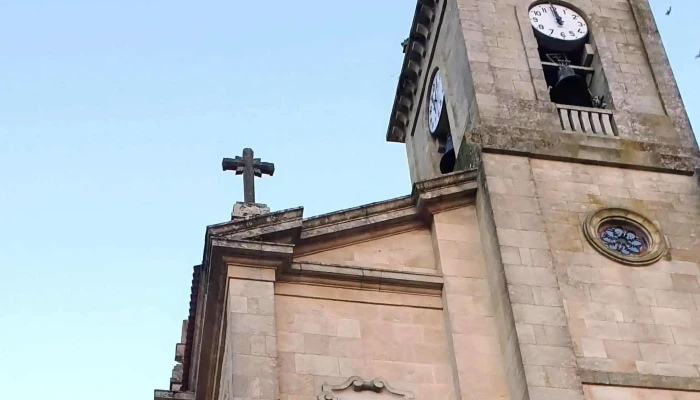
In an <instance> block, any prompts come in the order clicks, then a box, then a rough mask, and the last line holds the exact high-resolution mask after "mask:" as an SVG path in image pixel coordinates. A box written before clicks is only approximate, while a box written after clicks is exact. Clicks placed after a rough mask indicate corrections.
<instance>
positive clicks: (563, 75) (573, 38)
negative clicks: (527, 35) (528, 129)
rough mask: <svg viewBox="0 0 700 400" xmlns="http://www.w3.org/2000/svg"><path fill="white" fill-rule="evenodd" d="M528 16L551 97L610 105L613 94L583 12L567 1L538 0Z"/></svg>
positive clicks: (592, 105)
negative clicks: (550, 0)
mask: <svg viewBox="0 0 700 400" xmlns="http://www.w3.org/2000/svg"><path fill="white" fill-rule="evenodd" d="M529 19H530V23H531V24H532V28H533V30H534V33H535V38H536V39H537V44H538V52H539V56H540V61H541V63H542V70H543V71H544V78H545V81H546V82H547V86H548V89H549V95H550V100H552V101H553V102H554V103H557V104H562V105H568V106H576V107H586V108H597V109H606V108H607V109H612V96H611V95H610V90H609V87H608V82H607V79H606V78H605V73H604V71H603V66H602V63H601V59H600V56H599V54H598V51H597V48H596V44H595V41H594V38H593V33H592V32H591V29H590V23H589V20H588V18H586V15H585V14H584V13H583V12H582V11H581V10H579V9H578V8H576V7H575V6H573V5H570V4H568V3H564V2H561V1H552V2H549V1H538V2H535V3H533V4H532V5H531V6H530V9H529Z"/></svg>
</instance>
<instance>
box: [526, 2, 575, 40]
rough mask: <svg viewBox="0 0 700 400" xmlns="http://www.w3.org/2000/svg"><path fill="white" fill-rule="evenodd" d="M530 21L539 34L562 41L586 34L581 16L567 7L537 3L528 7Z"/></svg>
mask: <svg viewBox="0 0 700 400" xmlns="http://www.w3.org/2000/svg"><path fill="white" fill-rule="evenodd" d="M530 23H531V24H532V26H533V27H534V28H535V30H537V31H538V32H539V33H540V34H542V35H544V36H548V37H550V38H552V39H558V40H564V41H577V40H581V39H583V38H584V37H586V35H588V25H587V24H586V21H585V20H584V19H583V17H582V16H581V15H580V14H579V13H577V12H576V11H574V10H572V9H570V8H569V7H566V6H562V5H553V4H538V5H536V6H534V7H532V8H531V9H530Z"/></svg>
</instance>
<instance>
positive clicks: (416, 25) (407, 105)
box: [386, 0, 444, 143]
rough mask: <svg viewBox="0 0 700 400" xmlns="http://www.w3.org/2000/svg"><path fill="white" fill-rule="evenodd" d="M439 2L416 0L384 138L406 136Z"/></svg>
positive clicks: (390, 140)
mask: <svg viewBox="0 0 700 400" xmlns="http://www.w3.org/2000/svg"><path fill="white" fill-rule="evenodd" d="M440 2H441V0H418V4H416V11H415V13H414V15H413V23H412V24H411V31H410V35H409V37H408V43H407V44H406V45H405V47H404V53H405V56H404V59H403V65H402V66H401V74H400V77H399V82H398V85H397V87H396V96H395V97H394V105H393V107H392V109H391V117H390V119H389V128H388V129H387V133H386V140H387V141H389V142H400V143H403V142H404V140H405V138H406V131H407V129H408V126H409V118H410V114H411V111H412V110H413V108H414V105H415V104H417V103H418V101H417V94H418V90H420V83H419V79H420V78H421V77H422V76H424V72H425V67H426V56H427V54H428V44H429V42H430V38H431V37H432V36H433V35H434V34H433V32H434V30H435V25H436V23H435V20H436V15H437V12H438V8H439V7H438V5H439V3H440ZM442 2H444V0H442Z"/></svg>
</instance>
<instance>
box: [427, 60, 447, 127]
mask: <svg viewBox="0 0 700 400" xmlns="http://www.w3.org/2000/svg"><path fill="white" fill-rule="evenodd" d="M444 103H445V92H444V89H443V88H442V78H440V72H439V71H437V72H435V75H434V76H433V83H432V85H431V87H430V100H429V102H428V127H429V128H430V133H435V130H436V129H437V128H438V124H439V123H440V116H441V115H442V108H443V105H444Z"/></svg>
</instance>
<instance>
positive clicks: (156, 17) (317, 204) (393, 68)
mask: <svg viewBox="0 0 700 400" xmlns="http://www.w3.org/2000/svg"><path fill="white" fill-rule="evenodd" d="M652 4H653V6H654V11H655V12H656V14H657V15H658V17H657V20H658V23H659V27H660V30H661V33H662V36H663V39H664V43H665V45H666V50H667V52H668V54H669V57H670V59H671V64H672V65H673V67H674V71H675V74H676V78H677V80H678V82H679V85H680V88H681V92H682V95H683V98H684V100H685V104H686V107H687V108H688V111H689V114H690V117H691V121H694V122H695V126H700V125H699V123H700V120H698V119H699V118H700V110H698V107H700V90H698V89H700V88H699V85H700V80H699V79H698V78H697V76H698V74H699V73H700V60H695V59H694V56H695V54H697V53H698V51H699V50H700V40H698V39H700V34H698V30H697V29H696V28H697V22H696V17H697V15H700V2H697V1H695V0H652ZM669 4H673V6H674V10H673V13H672V14H671V16H669V17H666V16H664V15H663V11H665V10H666V8H667V6H668V5H669ZM414 6H415V3H414V1H413V0H382V1H379V2H374V3H363V4H361V5H360V4H358V3H356V2H330V1H321V0H310V1H305V2H302V3H299V2H290V1H278V0H273V1H266V2H245V1H235V2H233V1H208V2H192V1H187V2H185V1H180V0H169V1H163V0H153V1H133V0H122V1H118V2H116V1H109V2H108V1H101V2H97V1H79V0H63V1H57V0H53V1H39V0H27V1H0V38H1V39H0V272H2V275H1V276H2V281H1V282H2V283H1V287H2V290H0V327H1V328H2V329H0V398H2V399H13V398H14V399H38V398H42V397H45V396H49V397H51V398H52V399H55V400H93V399H96V398H99V399H101V400H123V399H152V391H153V389H155V388H167V387H168V379H169V376H170V370H171V368H172V366H173V364H174V362H173V356H174V351H175V343H177V342H178V340H179V331H180V324H181V321H182V319H184V318H185V317H186V314H187V307H188V301H189V293H188V290H189V284H190V278H191V271H192V266H193V265H194V264H197V263H198V262H199V261H200V260H201V255H202V246H203V239H204V230H205V227H206V226H207V225H209V224H213V223H219V222H223V221H226V220H227V219H228V218H229V213H230V211H231V207H232V204H233V203H234V201H236V200H238V199H241V198H242V184H241V179H240V177H234V176H233V174H232V173H224V172H222V171H221V166H220V164H221V158H222V157H233V156H235V155H239V154H240V152H241V149H242V148H243V147H252V148H253V149H254V150H255V152H256V156H258V157H261V158H262V159H263V160H264V161H271V162H274V163H275V166H276V168H277V170H276V173H275V176H274V177H273V178H269V177H264V178H263V179H259V180H257V182H256V187H257V196H258V200H259V201H261V202H265V203H268V204H269V205H270V206H271V207H272V209H284V208H289V207H295V206H300V205H303V206H304V207H305V216H311V215H315V214H319V213H324V212H330V211H334V210H338V209H343V208H347V207H352V206H356V205H360V204H364V203H368V202H372V201H378V200H384V199H388V198H391V197H396V196H400V195H404V194H408V193H409V192H410V184H409V179H408V171H407V166H406V160H405V153H404V148H403V146H402V145H400V144H390V143H386V142H385V140H384V137H385V133H386V127H387V123H388V117H389V112H390V110H391V105H392V101H393V96H394V90H395V88H396V80H397V75H398V72H399V69H400V67H401V61H402V56H403V55H402V53H401V47H400V43H401V41H402V40H403V39H404V38H405V37H406V35H407V33H408V29H409V27H410V23H411V18H412V14H413V9H414Z"/></svg>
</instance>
